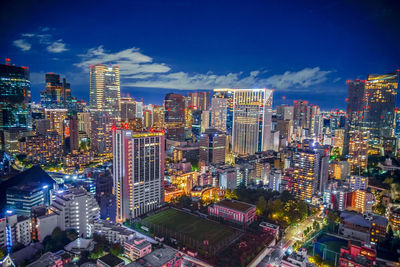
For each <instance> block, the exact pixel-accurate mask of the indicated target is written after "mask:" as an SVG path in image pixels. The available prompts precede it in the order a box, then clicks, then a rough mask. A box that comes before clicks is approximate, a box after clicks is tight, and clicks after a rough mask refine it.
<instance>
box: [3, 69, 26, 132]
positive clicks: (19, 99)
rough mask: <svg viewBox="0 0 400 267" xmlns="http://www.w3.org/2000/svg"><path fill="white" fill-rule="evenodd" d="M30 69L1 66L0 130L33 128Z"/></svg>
mask: <svg viewBox="0 0 400 267" xmlns="http://www.w3.org/2000/svg"><path fill="white" fill-rule="evenodd" d="M30 101H31V84H30V81H29V68H28V67H16V66H10V65H9V64H7V65H3V64H0V111H1V114H0V128H1V129H6V128H12V127H23V128H29V129H30V128H31V127H32V121H31V109H30Z"/></svg>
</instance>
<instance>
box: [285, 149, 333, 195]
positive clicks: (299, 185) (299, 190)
mask: <svg viewBox="0 0 400 267" xmlns="http://www.w3.org/2000/svg"><path fill="white" fill-rule="evenodd" d="M292 167H293V191H294V194H295V195H296V196H298V197H299V198H300V199H302V200H305V201H307V202H311V199H312V196H313V195H314V194H317V193H318V192H323V189H324V187H325V183H326V181H327V179H328V157H326V156H324V155H322V154H321V153H320V152H318V151H314V150H299V151H296V152H295V153H293V158H292Z"/></svg>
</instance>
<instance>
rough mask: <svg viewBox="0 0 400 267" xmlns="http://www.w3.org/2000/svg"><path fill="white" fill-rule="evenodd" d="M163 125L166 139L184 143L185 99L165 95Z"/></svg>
mask: <svg viewBox="0 0 400 267" xmlns="http://www.w3.org/2000/svg"><path fill="white" fill-rule="evenodd" d="M164 105H165V124H166V126H167V139H170V140H174V141H185V97H184V96H183V95H180V94H174V93H170V94H166V95H165V100H164Z"/></svg>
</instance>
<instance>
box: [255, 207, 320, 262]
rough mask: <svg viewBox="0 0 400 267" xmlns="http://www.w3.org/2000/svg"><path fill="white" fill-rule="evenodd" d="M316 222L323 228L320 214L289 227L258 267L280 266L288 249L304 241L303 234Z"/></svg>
mask: <svg viewBox="0 0 400 267" xmlns="http://www.w3.org/2000/svg"><path fill="white" fill-rule="evenodd" d="M314 221H318V222H320V226H321V222H322V218H321V217H320V213H317V214H315V215H313V216H310V217H308V218H307V219H305V220H304V221H303V222H301V223H300V224H298V225H297V226H294V227H292V226H291V227H288V228H287V229H286V231H285V233H284V235H283V237H282V239H281V240H280V241H279V242H278V243H277V246H276V248H275V249H274V250H273V251H272V252H271V254H270V255H268V256H266V257H265V258H264V259H263V260H262V261H261V263H260V264H259V265H258V267H267V266H280V263H281V260H282V258H283V256H284V255H285V252H286V250H287V249H288V247H290V246H291V245H293V244H294V243H295V242H296V241H304V240H303V239H304V237H303V232H304V230H305V229H306V228H307V227H309V226H312V224H313V223H314Z"/></svg>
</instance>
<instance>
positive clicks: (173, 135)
mask: <svg viewBox="0 0 400 267" xmlns="http://www.w3.org/2000/svg"><path fill="white" fill-rule="evenodd" d="M88 68H89V66H88ZM44 79H45V88H44V90H43V91H42V92H41V94H40V96H41V100H40V103H33V102H32V101H31V97H30V96H31V93H30V81H29V68H27V67H17V66H15V65H12V64H11V63H10V61H9V60H7V61H6V64H1V65H0V112H1V115H0V144H1V148H2V150H4V151H5V154H4V155H3V157H2V162H1V171H2V173H3V174H6V173H7V172H8V170H9V169H10V166H11V165H12V164H13V162H14V161H15V162H16V164H17V166H19V167H21V168H23V167H27V166H29V165H35V164H40V165H42V166H44V167H48V166H50V165H51V166H53V168H56V169H55V170H54V174H53V176H54V177H55V176H57V175H58V173H57V171H60V170H62V171H64V172H67V173H68V174H70V175H71V177H72V178H68V179H71V180H75V181H73V183H72V186H71V185H66V184H64V185H62V186H60V183H59V180H63V179H64V178H63V179H59V180H57V179H56V178H55V180H56V181H54V180H49V179H48V177H46V179H47V181H44V180H43V179H41V178H43V177H45V176H46V175H47V174H46V173H42V172H43V171H42V170H40V171H38V168H39V167H38V166H34V167H32V168H31V170H32V171H31V172H32V175H33V174H34V172H35V170H36V172H38V173H36V174H35V175H36V176H35V175H33V176H30V177H29V181H28V180H26V182H23V180H24V179H25V178H24V179H22V180H21V179H15V178H14V179H13V178H12V179H10V180H9V181H6V183H5V184H4V187H3V188H0V197H2V198H3V204H4V205H3V206H4V211H9V212H10V213H9V214H7V215H6V216H5V217H4V219H2V221H0V224H1V225H4V227H3V226H0V227H1V229H3V230H1V231H4V235H1V236H3V237H4V238H3V239H4V240H2V241H1V245H2V246H8V247H9V246H12V244H14V243H15V242H18V243H22V244H29V242H30V241H31V240H37V241H40V242H41V241H43V240H44V238H45V237H46V236H48V235H49V234H51V232H52V231H53V230H54V229H55V228H56V227H59V228H60V229H62V230H65V229H75V230H76V231H77V232H78V233H79V235H80V236H81V237H90V236H92V234H93V233H94V232H99V233H100V232H101V233H102V234H103V235H104V236H106V238H107V239H108V240H109V241H110V242H118V243H120V244H122V245H123V246H124V248H125V251H126V253H127V254H128V255H129V257H130V258H131V259H137V258H142V259H143V262H146V261H148V262H150V261H151V257H150V256H148V255H150V254H151V253H153V252H152V248H151V244H149V243H148V242H147V241H146V240H144V239H141V238H138V237H134V235H133V234H132V233H131V232H129V231H128V230H127V229H125V228H123V227H121V226H118V225H116V224H113V223H111V222H105V221H101V220H100V218H102V219H108V220H109V221H115V222H117V223H123V222H125V221H126V220H131V219H136V218H138V217H141V216H143V215H145V214H148V213H149V212H152V211H154V210H156V209H157V208H159V207H160V206H162V205H163V203H164V202H172V201H175V200H176V199H177V198H178V197H179V196H182V195H184V194H185V195H189V196H190V197H192V199H194V200H198V199H202V200H206V202H207V201H208V202H209V203H211V205H210V206H209V207H208V212H209V215H210V216H212V217H215V218H217V219H221V220H225V221H229V222H233V223H238V224H239V225H248V224H250V223H252V222H253V221H254V220H255V206H254V205H250V204H248V203H243V202H240V201H233V200H227V199H223V196H224V193H225V192H226V191H227V190H233V189H236V188H238V187H239V186H245V187H248V188H263V189H265V190H272V191H278V192H283V191H289V192H290V193H292V194H293V195H294V196H295V197H296V198H298V199H301V200H304V201H305V202H306V203H308V204H310V205H315V206H319V207H323V208H329V209H333V210H337V211H339V212H341V228H340V231H341V233H342V234H343V235H345V236H348V237H349V238H350V237H351V238H355V239H358V240H361V241H363V242H368V243H370V244H376V243H378V242H379V241H380V239H381V238H383V237H384V233H385V231H386V230H385V229H386V226H387V225H388V224H390V225H391V227H392V228H393V229H394V230H398V229H399V228H400V227H399V225H400V219H399V218H400V215H399V214H400V212H399V208H397V207H396V206H395V205H392V204H391V203H390V197H388V199H389V200H388V202H385V203H384V204H385V207H387V214H388V215H389V220H387V219H384V218H383V217H377V216H376V215H371V212H372V210H373V205H375V204H377V203H378V200H377V195H378V194H377V193H376V188H375V189H374V190H375V191H374V190H371V187H370V185H369V183H368V182H369V181H368V177H366V176H364V172H365V171H366V169H367V167H368V156H371V155H376V156H379V155H380V156H386V157H388V158H390V157H396V156H397V155H398V151H399V148H400V147H399V144H400V142H399V140H400V111H399V110H397V109H395V99H396V95H397V88H398V80H399V71H395V72H393V73H389V74H384V75H368V77H367V79H366V80H354V81H347V86H348V98H347V99H346V101H347V109H346V111H341V110H334V111H321V110H320V108H319V107H318V106H316V105H312V104H310V103H308V102H307V101H304V100H295V101H293V104H291V103H289V102H285V101H283V104H282V105H280V106H277V107H276V108H273V90H270V89H266V88H260V89H229V88H222V89H214V90H212V91H211V90H210V91H205V92H192V93H189V94H187V95H182V94H177V93H169V94H166V96H165V99H164V102H163V104H162V105H153V104H147V105H146V104H144V102H143V100H142V99H135V98H133V97H130V96H129V95H122V94H121V92H120V69H119V66H117V65H105V64H96V65H92V66H90V92H89V102H88V103H85V102H84V101H80V100H77V99H76V98H75V97H73V96H72V93H71V85H70V84H69V83H68V82H67V80H66V78H62V79H61V77H60V75H59V74H54V73H47V74H46V75H45V77H44ZM14 155H15V158H16V159H14ZM110 161H112V164H111V165H112V166H110V168H109V170H108V171H106V172H102V173H99V172H97V170H96V168H93V169H91V167H93V166H91V164H93V163H94V162H96V163H104V162H110ZM60 163H62V167H60V165H58V164H60ZM57 165H58V166H59V167H54V166H57ZM7 166H8V167H7ZM382 166H383V167H382V168H386V169H385V170H389V169H390V170H395V169H396V168H397V166H394V165H392V162H391V161H390V160H389V161H388V162H386V163H385V165H382ZM57 168H58V169H57ZM79 175H83V176H79ZM25 176H29V175H26V174H25ZM34 176H35V177H38V178H32V177H34ZM77 177H78V178H77ZM79 177H83V178H82V179H81V178H79ZM46 179H45V180H46ZM65 179H67V178H65ZM65 179H64V180H65ZM17 180H19V181H18V182H16V181H17ZM12 181H14V182H12ZM380 193H381V195H382V194H383V195H384V196H386V195H385V194H384V193H382V192H380ZM382 199H383V198H382ZM219 200H220V201H219ZM379 201H381V200H379ZM214 202H215V203H214ZM382 202H383V201H382ZM37 207H42V208H37ZM11 213H12V214H14V215H12V214H11ZM27 222H28V224H29V225H28V224H27ZM264 226H265V227H267V228H268V229H269V230H271V231H272V230H274V227H270V226H268V225H264ZM349 250H350V251H351V250H353V249H352V248H349ZM343 254H344V255H345V254H346V255H352V252H343ZM146 257H147V258H148V259H146ZM346 257H347V258H349V257H350V256H344V258H346ZM300 258H301V255H300V256H299V259H300ZM104 260H105V261H107V259H104ZM99 264H100V265H99V266H108V265H107V263H101V262H100V263H99ZM137 264H140V263H137ZM142 264H145V263H142ZM138 266H139V265H138Z"/></svg>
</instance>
